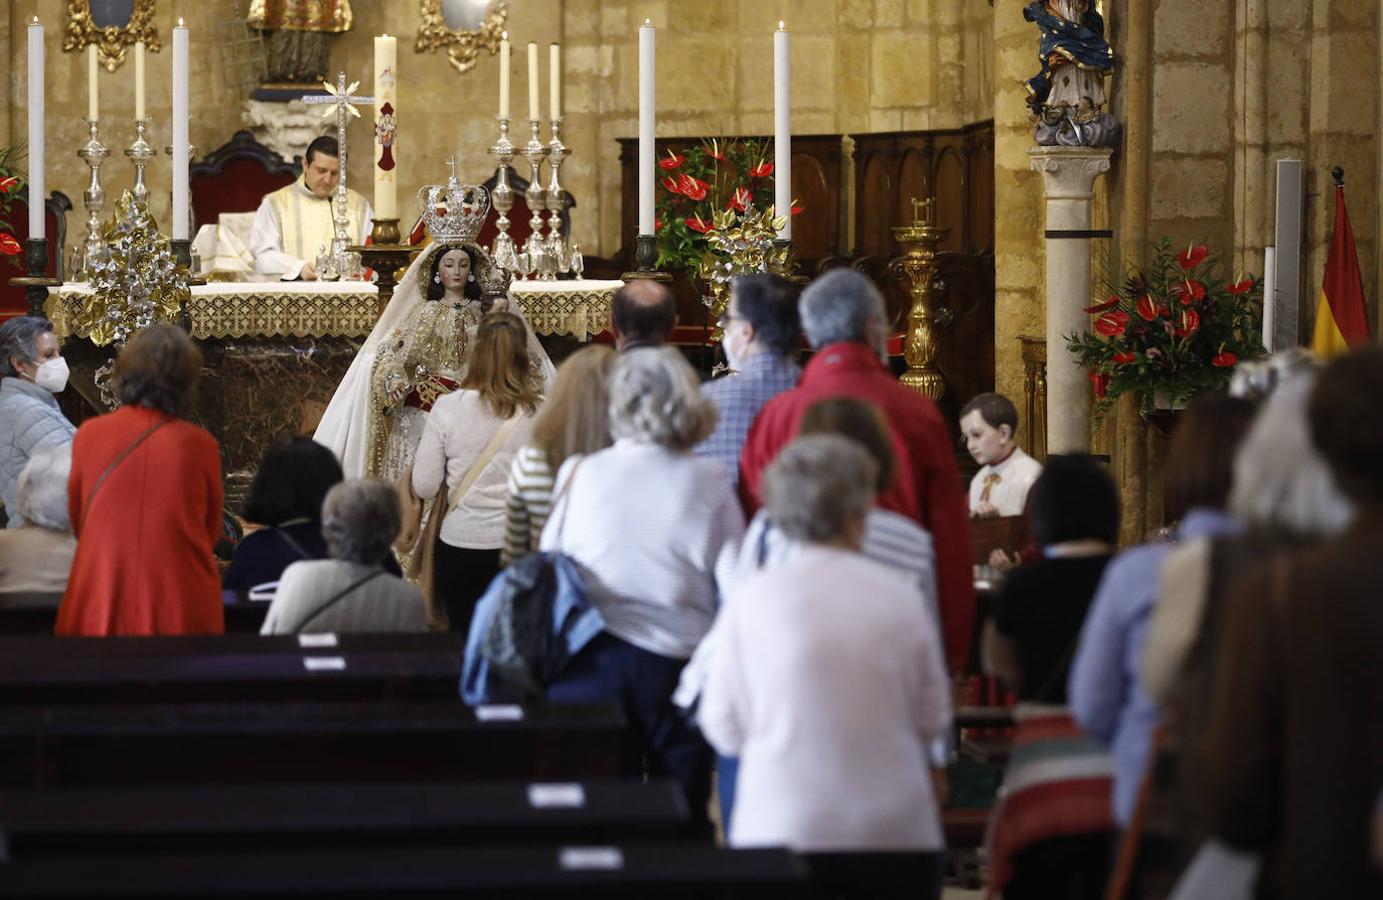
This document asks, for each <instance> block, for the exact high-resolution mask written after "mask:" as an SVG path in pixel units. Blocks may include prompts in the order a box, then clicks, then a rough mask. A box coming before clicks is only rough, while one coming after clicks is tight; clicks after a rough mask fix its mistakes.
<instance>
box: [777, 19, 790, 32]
mask: <svg viewBox="0 0 1383 900" xmlns="http://www.w3.org/2000/svg"><path fill="white" fill-rule="evenodd" d="M778 30H779V31H787V30H788V23H787V22H784V21H783V20H782V19H779V20H778Z"/></svg>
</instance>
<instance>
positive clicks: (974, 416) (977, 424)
mask: <svg viewBox="0 0 1383 900" xmlns="http://www.w3.org/2000/svg"><path fill="white" fill-rule="evenodd" d="M960 432H961V436H962V437H964V438H965V449H966V450H968V451H969V452H970V456H971V457H973V458H974V460H975V462H977V463H979V464H980V465H982V466H988V465H992V464H993V463H996V462H999V461H1000V460H1002V459H1003V458H1004V457H1005V456H1007V455H1008V449H1009V442H1010V439H1011V437H1012V436H1011V435H1010V434H1009V433H1008V426H1006V425H1004V426H1000V427H999V428H995V427H994V426H993V425H990V424H989V423H988V422H986V421H985V420H984V416H982V415H980V412H979V410H973V411H971V412H968V413H966V414H965V417H964V418H962V419H961V420H960Z"/></svg>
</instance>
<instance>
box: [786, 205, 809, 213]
mask: <svg viewBox="0 0 1383 900" xmlns="http://www.w3.org/2000/svg"><path fill="white" fill-rule="evenodd" d="M788 208H789V209H791V210H792V214H793V215H794V216H800V215H802V213H803V212H805V211H806V209H807V208H806V207H805V206H798V205H797V204H796V203H794V204H792V206H790V207H788Z"/></svg>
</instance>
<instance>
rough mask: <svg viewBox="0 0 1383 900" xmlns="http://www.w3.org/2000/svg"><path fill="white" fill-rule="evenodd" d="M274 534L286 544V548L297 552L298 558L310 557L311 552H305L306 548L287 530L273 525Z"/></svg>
mask: <svg viewBox="0 0 1383 900" xmlns="http://www.w3.org/2000/svg"><path fill="white" fill-rule="evenodd" d="M274 534H276V535H278V536H279V539H280V540H282V541H283V542H284V543H285V544H287V545H288V549H290V550H292V551H293V552H294V553H296V554H298V559H311V558H312V554H311V553H308V552H307V548H306V547H304V546H303V545H302V544H301V543H299V542H298V541H297V539H295V538H294V537H293V536H292V535H290V534H289V533H288V532H286V531H284V530H283V529H282V528H281V527H278V526H275V528H274Z"/></svg>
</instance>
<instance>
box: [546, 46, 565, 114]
mask: <svg viewBox="0 0 1383 900" xmlns="http://www.w3.org/2000/svg"><path fill="white" fill-rule="evenodd" d="M547 50H548V54H547V64H548V68H549V69H551V70H552V71H550V72H548V98H547V99H548V115H550V116H551V117H552V118H554V119H560V118H562V48H561V47H559V46H558V45H556V44H553V45H552V46H550V47H548V48H547Z"/></svg>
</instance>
